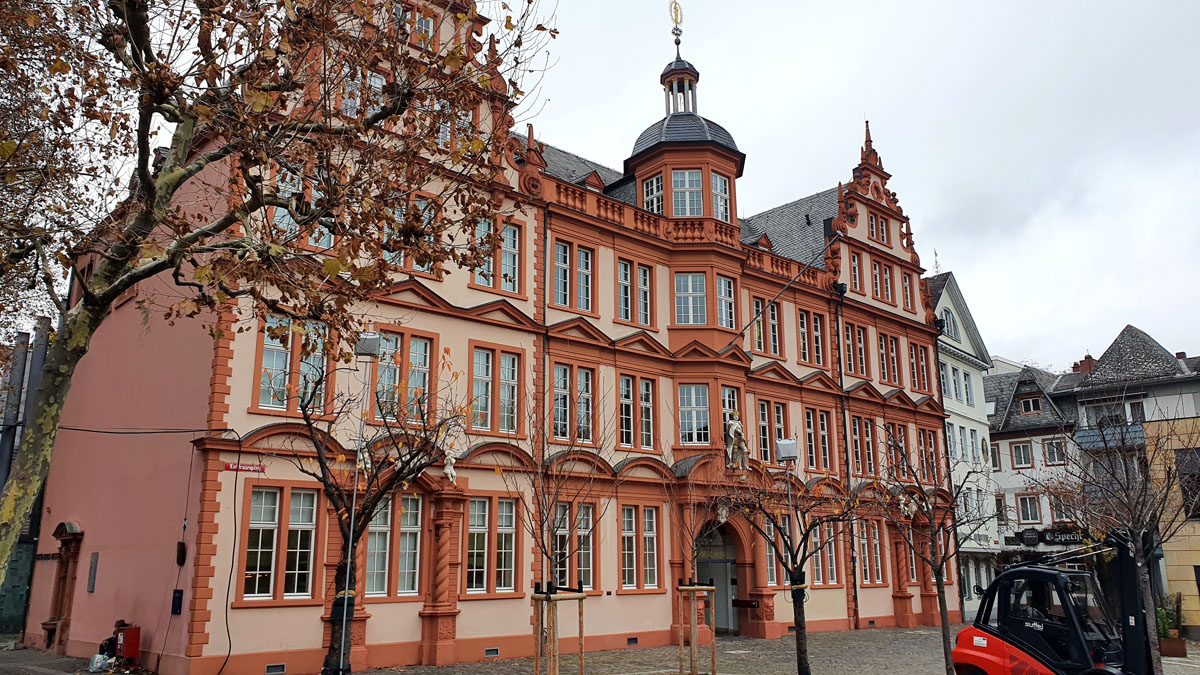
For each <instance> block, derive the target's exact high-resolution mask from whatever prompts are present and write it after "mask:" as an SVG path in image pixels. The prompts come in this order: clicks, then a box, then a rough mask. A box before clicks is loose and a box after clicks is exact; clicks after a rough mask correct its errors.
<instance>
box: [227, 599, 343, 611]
mask: <svg viewBox="0 0 1200 675" xmlns="http://www.w3.org/2000/svg"><path fill="white" fill-rule="evenodd" d="M324 604H325V601H324V600H323V599H321V598H282V599H279V598H263V599H261V600H234V601H233V602H231V603H229V606H230V608H232V609H251V608H255V607H320V606H322V605H324Z"/></svg>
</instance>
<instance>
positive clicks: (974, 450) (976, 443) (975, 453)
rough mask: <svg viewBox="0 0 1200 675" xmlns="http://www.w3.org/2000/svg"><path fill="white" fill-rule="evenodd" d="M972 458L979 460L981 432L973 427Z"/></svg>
mask: <svg viewBox="0 0 1200 675" xmlns="http://www.w3.org/2000/svg"><path fill="white" fill-rule="evenodd" d="M971 460H972V461H975V462H978V461H979V432H978V431H976V430H975V429H971Z"/></svg>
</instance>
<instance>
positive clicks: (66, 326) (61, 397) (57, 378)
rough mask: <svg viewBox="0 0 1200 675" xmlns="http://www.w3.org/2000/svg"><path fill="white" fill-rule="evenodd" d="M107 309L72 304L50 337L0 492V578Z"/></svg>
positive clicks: (38, 488)
mask: <svg viewBox="0 0 1200 675" xmlns="http://www.w3.org/2000/svg"><path fill="white" fill-rule="evenodd" d="M104 314H105V312H104V311H102V310H95V309H91V310H89V309H86V308H85V307H84V305H83V303H79V304H77V305H75V307H74V308H72V309H71V310H70V311H68V312H67V314H66V315H65V316H64V317H63V332H62V333H61V334H59V335H56V336H55V337H54V339H53V340H51V341H50V347H49V349H48V350H47V351H46V364H45V366H44V367H43V368H42V379H41V381H40V382H39V383H38V386H37V389H36V390H35V391H34V395H33V404H32V405H31V406H30V409H29V410H26V411H25V428H24V431H23V432H22V434H21V444H20V445H19V446H17V452H16V455H15V456H14V457H13V465H12V472H11V473H10V474H9V476H8V482H7V483H5V484H4V489H3V491H0V583H3V582H4V576H5V574H6V573H7V571H8V559H9V557H11V556H12V552H13V548H14V547H15V546H16V543H17V539H18V537H20V535H21V526H22V525H23V524H24V523H25V521H26V519H28V518H29V513H30V511H32V510H33V505H34V503H35V502H36V501H37V498H38V494H39V493H41V491H42V485H43V484H44V483H45V481H46V474H48V473H49V472H50V456H51V454H52V453H53V451H54V440H55V438H56V436H57V435H58V425H59V422H60V421H61V419H62V410H63V402H64V401H65V400H66V398H67V392H68V391H69V390H70V389H71V378H72V377H73V376H74V374H75V367H76V366H77V365H79V361H80V359H82V358H83V356H84V354H86V353H87V351H88V347H90V346H91V341H92V336H93V335H95V333H96V329H97V328H98V327H99V325H100V321H101V320H102V319H103V317H104Z"/></svg>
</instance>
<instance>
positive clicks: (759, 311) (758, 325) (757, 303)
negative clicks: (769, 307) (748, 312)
mask: <svg viewBox="0 0 1200 675" xmlns="http://www.w3.org/2000/svg"><path fill="white" fill-rule="evenodd" d="M751 308H752V309H753V310H754V351H756V352H761V351H765V349H764V347H765V345H766V331H765V330H763V321H764V317H763V301H762V300H761V299H759V298H755V299H754V302H753V303H751Z"/></svg>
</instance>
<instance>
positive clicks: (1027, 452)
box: [1012, 443, 1033, 469]
mask: <svg viewBox="0 0 1200 675" xmlns="http://www.w3.org/2000/svg"><path fill="white" fill-rule="evenodd" d="M1012 464H1013V468H1014V469H1028V468H1031V467H1032V466H1033V445H1032V444H1030V443H1013V444H1012Z"/></svg>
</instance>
